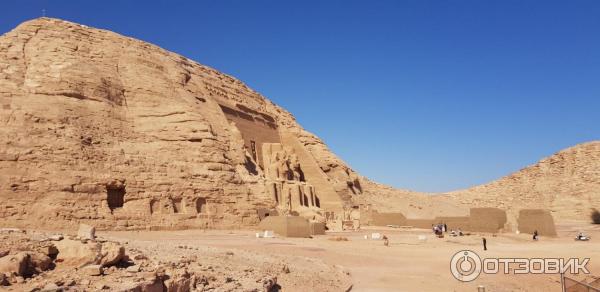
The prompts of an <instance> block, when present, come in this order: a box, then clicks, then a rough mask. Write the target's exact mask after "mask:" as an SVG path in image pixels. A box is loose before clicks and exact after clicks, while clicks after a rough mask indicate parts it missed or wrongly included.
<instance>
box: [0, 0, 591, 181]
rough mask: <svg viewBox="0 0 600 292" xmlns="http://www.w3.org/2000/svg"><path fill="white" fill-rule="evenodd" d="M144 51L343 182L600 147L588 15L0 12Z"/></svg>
mask: <svg viewBox="0 0 600 292" xmlns="http://www.w3.org/2000/svg"><path fill="white" fill-rule="evenodd" d="M42 9H46V14H47V15H48V16H50V17H57V18H63V19H67V20H71V21H75V22H79V23H82V24H86V25H89V26H94V27H99V28H105V29H110V30H113V31H116V32H118V33H121V34H124V35H128V36H132V37H135V38H139V39H142V40H145V41H148V42H151V43H155V44H157V45H159V46H161V47H163V48H166V49H168V50H171V51H174V52H177V53H180V54H182V55H184V56H186V57H189V58H191V59H194V60H196V61H198V62H200V63H203V64H206V65H209V66H211V67H214V68H216V69H218V70H220V71H223V72H225V73H227V74H230V75H233V76H235V77H237V78H239V79H241V80H242V81H244V82H245V83H247V84H248V85H249V86H251V87H252V88H254V89H256V90H257V91H259V92H261V93H262V94H263V95H265V96H266V97H268V98H270V99H271V100H273V101H274V102H276V103H277V104H279V105H281V106H283V107H284V108H286V109H287V110H289V111H290V112H292V113H293V114H294V115H295V116H296V118H297V119H298V121H299V122H300V123H301V124H302V125H303V126H304V127H305V128H306V129H307V130H309V131H311V132H314V133H315V134H317V135H318V136H320V137H321V138H322V139H323V140H324V141H325V142H326V143H327V144H328V145H329V146H330V148H331V149H332V150H333V151H334V152H335V153H336V154H338V155H339V156H340V157H341V158H342V159H344V160H345V161H346V162H348V163H349V164H350V165H351V166H352V167H353V168H354V169H355V170H357V171H359V172H360V173H362V174H363V175H366V176H368V177H370V178H372V179H374V180H376V181H379V182H383V183H386V184H390V185H392V186H395V187H399V188H408V189H413V190H419V191H435V192H442V191H450V190H455V189H460V188H466V187H469V186H472V185H476V184H481V183H485V182H487V181H490V180H494V179H496V178H499V177H501V176H503V175H506V174H509V173H511V172H513V171H516V170H519V169H521V168H522V167H524V166H527V165H529V164H532V163H535V162H536V161H538V160H539V159H541V158H543V157H545V156H548V155H551V154H552V153H554V152H556V151H558V150H560V149H563V148H566V147H569V146H572V145H574V144H577V143H581V142H586V141H591V140H597V139H599V138H600V1H593V0H590V1H560V2H559V1H521V0H519V1H510V0H508V1H480V0H474V1H467V0H461V1H416V0H415V1H280V0H279V1H276V0H273V1H229V0H225V1H223V0H219V1H216V0H215V1H106V0H105V1H61V0H47V1H23V0H20V1H2V10H0V31H2V32H5V31H8V30H10V29H12V28H13V27H15V26H16V25H17V24H19V23H20V22H22V21H24V20H27V19H31V18H35V17H39V16H41V14H42Z"/></svg>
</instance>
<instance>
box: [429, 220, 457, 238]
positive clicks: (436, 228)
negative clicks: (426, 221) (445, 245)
mask: <svg viewBox="0 0 600 292" xmlns="http://www.w3.org/2000/svg"><path fill="white" fill-rule="evenodd" d="M431 229H432V230H433V233H434V234H435V235H437V236H438V237H444V233H446V232H448V225H446V223H439V224H436V225H433V224H432V225H431ZM463 235H464V234H463V232H462V230H460V228H458V229H456V230H454V229H452V230H450V236H463Z"/></svg>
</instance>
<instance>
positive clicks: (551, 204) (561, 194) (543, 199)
mask: <svg viewBox="0 0 600 292" xmlns="http://www.w3.org/2000/svg"><path fill="white" fill-rule="evenodd" d="M368 184H369V185H373V187H372V188H367V191H366V194H365V196H363V200H364V201H366V202H367V203H370V204H372V205H373V206H375V208H376V209H379V210H383V211H398V212H403V213H405V214H406V215H407V216H409V217H434V216H438V215H440V216H452V215H454V216H458V215H465V214H467V213H468V210H469V208H470V207H498V208H502V209H505V210H507V212H508V215H509V219H510V220H514V219H515V218H516V215H517V214H518V211H519V210H520V209H530V208H542V209H548V210H551V211H552V214H553V216H554V218H555V219H556V220H557V221H569V220H578V221H589V220H590V214H591V210H592V208H600V141H593V142H588V143H584V144H579V145H576V146H573V147H571V148H568V149H565V150H562V151H560V152H558V153H556V154H554V155H552V156H550V157H547V158H544V159H542V160H541V161H539V162H538V163H536V164H534V165H531V166H528V167H525V168H523V169H521V170H519V171H517V172H515V173H513V174H510V175H508V176H506V177H503V178H501V179H499V180H496V181H493V182H490V183H487V184H483V185H480V186H475V187H472V188H469V189H465V190H458V191H454V192H450V193H447V194H425V193H418V192H412V191H408V190H396V189H393V188H390V187H386V186H382V185H377V184H374V183H368Z"/></svg>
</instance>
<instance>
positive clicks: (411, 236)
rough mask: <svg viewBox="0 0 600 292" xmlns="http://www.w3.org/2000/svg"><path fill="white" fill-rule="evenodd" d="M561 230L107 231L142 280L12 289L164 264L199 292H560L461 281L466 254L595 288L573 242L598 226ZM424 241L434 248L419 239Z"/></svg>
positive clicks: (593, 262) (511, 279)
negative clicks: (524, 265)
mask: <svg viewBox="0 0 600 292" xmlns="http://www.w3.org/2000/svg"><path fill="white" fill-rule="evenodd" d="M558 230H559V234H558V236H557V237H541V238H540V240H538V241H533V240H532V239H531V236H530V235H528V234H519V235H517V234H497V235H494V234H485V233H479V234H470V235H466V236H462V237H450V236H446V237H445V238H436V237H435V236H433V234H431V232H430V231H429V230H425V229H414V228H374V227H369V228H366V229H363V230H360V231H345V232H331V233H328V234H326V235H320V236H314V237H313V238H284V237H278V236H276V237H275V238H256V236H255V231H252V230H180V231H133V232H132V231H109V232H99V233H98V236H99V238H102V240H103V241H104V240H106V241H108V242H112V241H114V242H118V243H119V244H121V245H122V246H124V247H125V249H126V251H127V253H128V254H130V255H131V257H132V260H133V257H134V255H136V258H144V260H143V261H140V260H133V261H134V262H137V264H138V265H139V264H140V262H146V261H148V262H151V263H152V264H147V265H143V264H142V271H139V272H135V273H133V274H134V275H131V273H125V272H119V270H122V271H124V270H125V268H117V269H114V268H113V269H112V271H111V269H107V270H106V271H107V272H106V273H107V274H108V275H105V276H85V275H81V273H73V270H72V267H68V268H64V267H63V266H62V264H61V263H58V264H57V267H56V268H55V269H54V270H51V271H47V272H44V273H42V274H41V275H40V276H38V277H35V278H33V279H30V280H28V281H26V283H24V284H19V285H13V286H10V287H7V288H5V289H8V290H9V291H25V290H23V289H26V288H27V289H32V288H35V287H38V288H42V287H44V286H46V285H48V283H59V284H61V283H71V286H69V287H66V288H68V289H71V290H72V291H81V290H78V289H91V290H100V289H98V288H99V287H100V288H102V287H109V288H106V289H110V290H113V291H136V290H126V288H127V287H136V284H137V285H139V282H140V281H141V280H136V278H137V277H142V278H143V276H140V275H142V274H144V271H156V270H160V268H156V267H155V266H153V265H156V266H158V267H161V266H162V267H170V266H173V267H175V268H176V269H183V267H185V270H186V271H190V273H193V275H194V277H195V278H198V279H207V280H206V282H207V284H206V286H203V285H204V284H202V286H201V284H198V286H197V287H199V288H197V289H198V291H253V289H260V290H255V291H262V284H263V283H262V281H263V280H264V279H268V278H273V277H274V278H276V279H277V280H276V281H277V284H278V285H279V287H280V289H281V291H348V290H350V289H351V290H352V291H477V287H478V286H480V285H481V286H484V287H485V288H486V291H549V292H552V291H557V292H558V291H561V286H560V276H559V275H556V274H549V275H543V274H526V275H512V274H509V275H504V274H497V275H486V274H481V275H480V276H479V277H478V278H477V279H476V280H474V281H472V282H467V283H463V282H460V281H458V280H456V279H455V278H453V276H452V275H451V273H450V269H449V267H450V259H451V257H452V256H453V255H454V254H455V253H456V252H457V251H459V250H463V249H467V250H472V251H474V252H476V253H478V254H479V255H480V256H481V257H482V258H484V257H499V258H532V257H544V258H549V257H559V258H572V257H576V258H590V262H589V264H588V265H587V268H588V269H589V271H590V272H591V274H590V275H569V276H570V277H572V278H574V279H577V280H581V281H586V282H593V281H594V279H595V278H594V277H593V275H594V274H595V275H597V274H598V272H600V250H599V249H598V248H597V246H598V245H597V243H594V242H593V241H591V242H575V241H574V240H573V238H574V237H575V235H576V234H577V233H578V232H579V231H584V232H586V233H587V234H588V235H591V236H592V238H594V237H596V238H598V237H599V236H600V227H599V226H594V225H581V224H568V225H560V226H559V227H558ZM374 232H378V233H382V234H385V235H386V236H387V237H388V238H389V241H390V243H389V246H384V244H383V241H381V240H371V239H365V238H364V236H365V235H369V236H370V235H371V234H372V233H374ZM419 235H424V236H426V240H425V241H422V240H419V239H418V236H419ZM482 236H485V237H486V238H487V240H488V250H487V251H483V250H482V246H481V237H482ZM340 238H344V239H347V240H339V239H340ZM139 255H144V257H140V256H139ZM145 258H147V259H145ZM182 263H184V264H182ZM123 273H124V274H125V275H126V276H123ZM77 274H79V275H77ZM198 283H200V282H198ZM63 285H64V284H63ZM203 289H204V290H203ZM210 289H215V290H210ZM140 291H146V290H140ZM180 291H183V290H180ZM275 291H276V290H275Z"/></svg>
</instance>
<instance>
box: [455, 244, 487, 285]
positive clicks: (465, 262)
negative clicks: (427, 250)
mask: <svg viewBox="0 0 600 292" xmlns="http://www.w3.org/2000/svg"><path fill="white" fill-rule="evenodd" d="M450 271H451V272H452V276H454V278H456V279H457V280H459V281H462V282H470V281H473V280H475V279H477V277H479V274H480V273H481V258H480V257H479V256H478V255H477V254H476V253H475V252H473V251H470V250H461V251H459V252H457V253H456V254H454V256H453V257H452V260H451V261H450Z"/></svg>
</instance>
